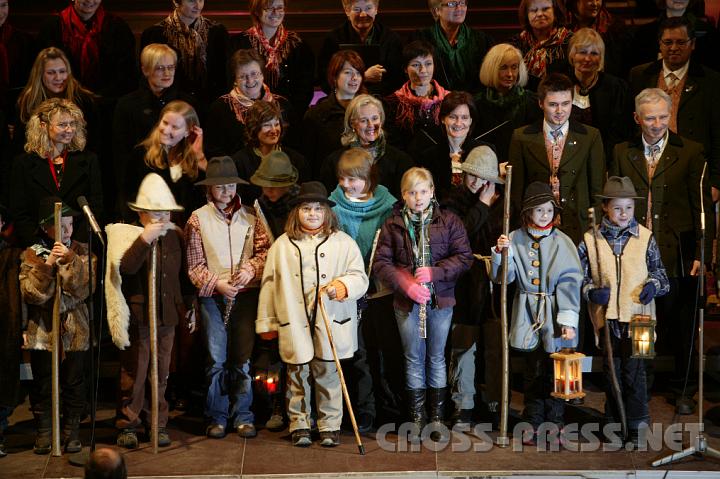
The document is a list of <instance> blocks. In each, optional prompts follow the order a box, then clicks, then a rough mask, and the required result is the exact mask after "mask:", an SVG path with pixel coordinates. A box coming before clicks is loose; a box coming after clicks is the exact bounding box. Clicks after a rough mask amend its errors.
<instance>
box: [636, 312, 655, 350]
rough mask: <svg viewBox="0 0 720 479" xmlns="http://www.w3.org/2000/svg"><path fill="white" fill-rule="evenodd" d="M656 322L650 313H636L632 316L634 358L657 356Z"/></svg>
mask: <svg viewBox="0 0 720 479" xmlns="http://www.w3.org/2000/svg"><path fill="white" fill-rule="evenodd" d="M655 324H656V321H655V320H654V319H652V317H651V316H650V315H648V314H634V315H633V316H632V318H630V337H631V338H632V357H633V358H638V359H650V358H654V357H655Z"/></svg>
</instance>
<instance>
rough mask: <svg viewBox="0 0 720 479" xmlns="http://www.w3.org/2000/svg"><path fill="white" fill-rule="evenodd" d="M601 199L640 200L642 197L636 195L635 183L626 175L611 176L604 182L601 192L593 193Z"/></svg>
mask: <svg viewBox="0 0 720 479" xmlns="http://www.w3.org/2000/svg"><path fill="white" fill-rule="evenodd" d="M595 196H597V197H598V198H602V199H603V200H611V199H614V198H631V199H634V200H641V199H643V198H644V197H643V196H638V194H637V192H636V191H635V185H633V183H632V180H631V179H630V178H628V177H627V176H611V177H610V178H608V180H607V182H605V186H604V187H603V190H602V193H601V194H599V195H595Z"/></svg>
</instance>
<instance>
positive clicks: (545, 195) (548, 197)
mask: <svg viewBox="0 0 720 479" xmlns="http://www.w3.org/2000/svg"><path fill="white" fill-rule="evenodd" d="M548 201H549V202H551V203H552V205H553V207H555V210H557V211H560V210H562V206H560V205H559V204H558V202H557V200H556V199H555V195H553V192H552V188H550V185H549V184H547V183H543V182H541V181H534V182H532V183H530V184H529V185H528V187H527V189H526V190H525V196H523V204H522V211H527V210H531V209H533V208H535V207H536V206H540V205H542V204H544V203H547V202H548Z"/></svg>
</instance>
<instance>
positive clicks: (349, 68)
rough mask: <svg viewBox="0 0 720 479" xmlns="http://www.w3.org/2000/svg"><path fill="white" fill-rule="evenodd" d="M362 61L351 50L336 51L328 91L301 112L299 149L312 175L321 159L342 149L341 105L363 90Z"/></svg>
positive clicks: (342, 123)
mask: <svg viewBox="0 0 720 479" xmlns="http://www.w3.org/2000/svg"><path fill="white" fill-rule="evenodd" d="M364 71H365V64H364V63H363V61H362V58H360V55H358V53H357V52H355V51H354V50H340V51H339V52H336V53H335V55H333V56H332V58H331V59H330V63H329V64H328V69H327V82H328V85H330V90H331V91H330V94H329V95H328V96H326V97H324V98H321V99H320V100H319V101H318V102H317V103H316V104H315V105H314V106H312V107H311V108H310V109H309V110H308V111H307V112H305V118H303V123H302V150H303V154H304V155H305V158H306V159H307V160H308V165H309V166H310V170H311V174H312V177H313V178H317V177H318V175H319V174H320V169H321V167H322V164H323V162H324V161H325V158H326V157H327V156H328V155H329V154H330V153H332V152H333V151H335V150H338V149H340V148H342V143H340V137H341V136H342V132H343V129H344V121H345V108H347V106H348V104H349V103H350V101H351V100H352V99H353V98H355V95H357V94H359V93H365V87H364V86H363V72H364Z"/></svg>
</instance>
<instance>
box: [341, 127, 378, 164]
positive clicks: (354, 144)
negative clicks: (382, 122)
mask: <svg viewBox="0 0 720 479" xmlns="http://www.w3.org/2000/svg"><path fill="white" fill-rule="evenodd" d="M386 144H387V140H386V139H385V135H384V134H381V135H380V137H379V138H378V139H377V140H375V141H373V142H372V143H370V144H369V145H367V146H364V145H363V144H362V143H360V138H358V136H357V135H354V136H353V139H352V140H350V143H349V144H348V148H362V149H363V150H365V151H367V152H368V153H370V154H371V155H372V157H373V163H376V162H377V160H378V158H382V157H383V156H384V155H385V146H386Z"/></svg>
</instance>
